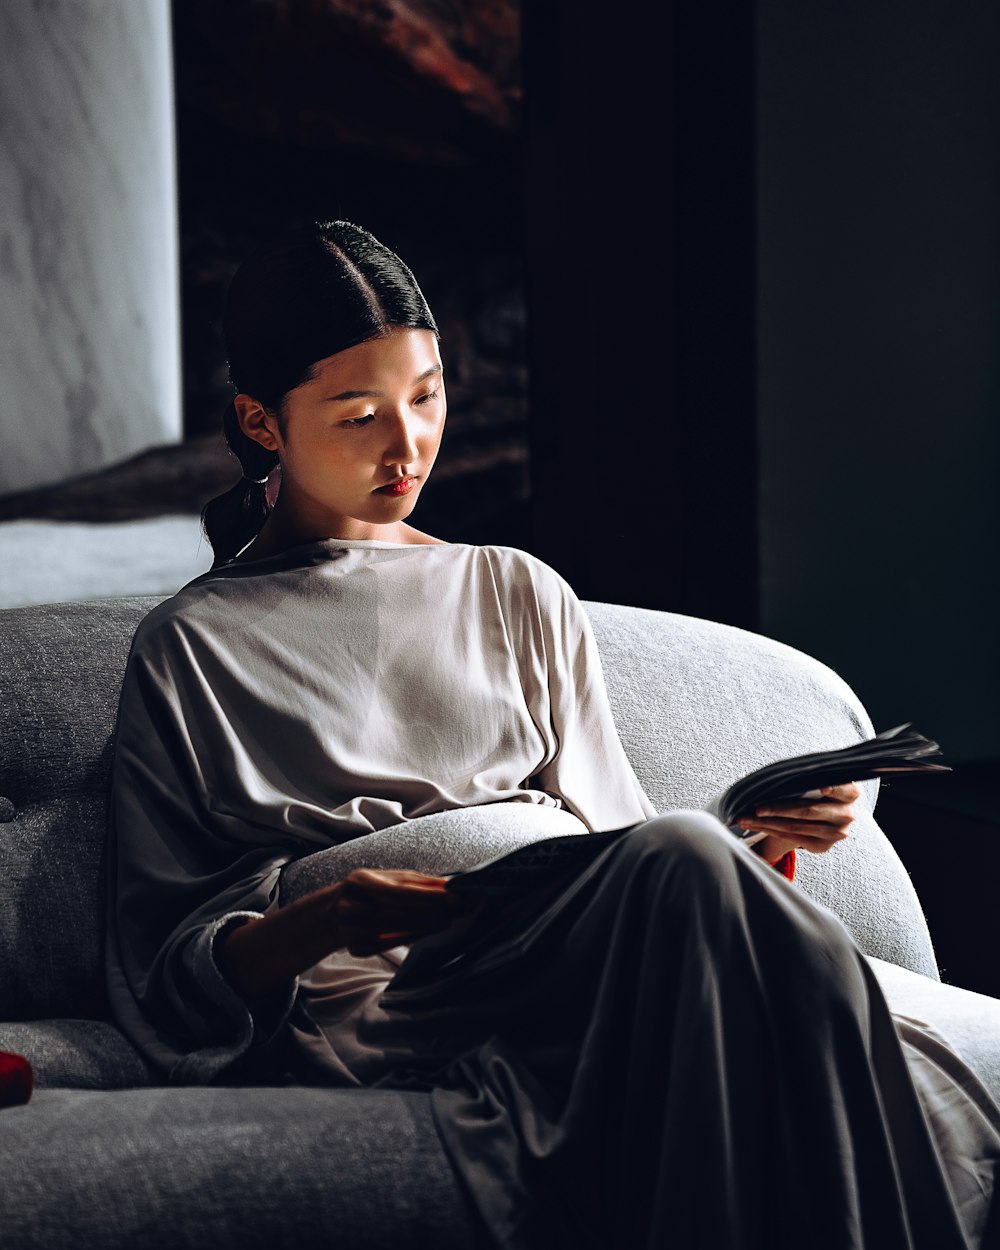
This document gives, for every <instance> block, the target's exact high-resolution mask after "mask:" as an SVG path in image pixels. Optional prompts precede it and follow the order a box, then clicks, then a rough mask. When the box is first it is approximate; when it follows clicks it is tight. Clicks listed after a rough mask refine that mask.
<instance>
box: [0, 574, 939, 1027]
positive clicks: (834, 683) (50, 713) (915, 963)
mask: <svg viewBox="0 0 1000 1250" xmlns="http://www.w3.org/2000/svg"><path fill="white" fill-rule="evenodd" d="M157 602H159V598H158V597H143V598H133V599H107V600H98V601H94V602H90V603H67V604H52V605H47V606H43V607H28V608H13V609H8V610H7V611H3V612H0V744H2V745H0V1018H4V1019H8V1020H13V1019H29V1018H41V1017H49V1016H82V1017H92V1018H101V1017H103V1016H104V1015H105V1014H106V996H105V990H104V978H103V968H102V934H103V922H104V907H105V893H104V841H105V830H106V821H107V797H108V783H109V769H110V764H111V756H112V742H111V740H112V734H113V729H114V721H115V714H116V710H117V702H118V693H119V690H120V687H121V679H122V674H123V672H124V668H125V662H126V659H127V656H128V649H129V644H130V642H131V638H132V635H133V633H134V631H135V628H136V626H137V625H138V623H139V621H140V620H141V618H142V617H143V616H144V615H145V614H146V612H148V611H149V610H150V609H151V608H152V607H153V606H154V604H155V603H157ZM585 607H586V609H587V612H588V615H589V617H590V619H591V621H592V623H593V627H594V633H595V636H596V638H597V642H598V646H599V648H600V652H601V656H602V663H603V668H604V674H605V680H606V683H607V686H608V693H609V696H610V699H611V705H612V709H613V710H614V713H615V719H616V723H617V725H618V729H619V733H620V735H621V738H622V742H623V744H624V746H625V749H626V752H627V753H628V756H629V759H630V760H631V762H632V765H633V767H634V768H635V770H636V773H637V775H638V777H639V779H640V781H641V782H642V784H643V786H644V788H645V789H646V792H647V794H648V795H649V797H650V798H651V799H652V801H653V803H654V805H655V806H656V807H657V810H659V811H667V810H670V809H672V808H676V807H692V806H693V807H700V806H702V805H704V803H705V802H707V801H708V800H709V799H711V798H712V797H714V795H715V794H716V793H718V792H719V791H720V790H721V789H723V788H724V787H725V786H726V785H728V784H729V783H730V782H732V781H734V780H735V779H736V778H737V777H738V776H740V775H742V774H743V773H744V772H746V771H749V769H751V768H753V767H756V766H758V765H759V764H762V763H766V762H768V761H769V760H772V759H776V758H779V757H781V756H783V755H790V754H798V753H800V752H801V751H803V750H809V749H812V748H816V749H819V748H820V747H829V746H839V745H844V744H846V743H847V742H852V741H856V740H857V739H858V738H859V737H864V736H868V735H870V733H871V726H870V724H869V723H868V720H867V716H866V715H865V713H864V709H863V708H862V707H861V705H860V704H859V703H858V701H857V699H856V698H855V697H854V695H853V694H852V693H851V692H850V690H849V689H848V688H847V687H846V685H844V683H843V682H842V681H841V680H840V679H839V678H838V677H837V676H836V675H835V674H833V673H832V672H831V671H830V670H829V669H826V668H824V667H823V665H821V664H818V663H817V662H816V661H814V660H811V659H809V658H808V657H806V656H803V655H801V654H800V653H799V652H796V651H793V650H792V649H791V648H788V647H783V646H782V645H781V644H779V643H775V642H771V641H770V640H768V639H764V638H760V637H758V636H757V635H754V634H748V633H745V632H744V631H741V630H737V629H733V628H731V627H728V626H723V625H716V624H712V623H710V622H705V621H696V620H693V619H692V618H689V617H682V616H675V615H672V614H669V613H664V612H654V611H651V610H649V609H642V608H631V607H623V606H620V605H614V604H601V603H587V604H585ZM873 790H874V787H871V788H870V790H869V800H871V798H872V797H873ZM859 825H860V827H859V828H858V830H857V832H856V834H855V835H853V836H852V837H851V838H850V839H849V840H848V842H846V843H844V844H842V845H841V846H840V847H837V848H836V849H835V850H833V851H831V852H829V853H828V854H827V855H824V856H806V855H803V856H800V878H801V882H802V885H803V887H804V888H805V889H806V890H807V891H808V892H809V893H810V894H811V895H813V897H815V898H816V899H817V900H818V901H820V902H823V903H825V904H826V905H827V906H829V907H831V909H832V910H834V911H836V912H838V914H840V915H841V917H842V918H843V919H844V920H845V923H847V925H848V927H849V928H850V929H851V931H852V932H853V933H854V935H855V937H856V938H857V940H858V941H859V943H860V944H861V946H862V948H863V949H864V950H866V951H867V952H868V953H869V954H873V955H877V956H880V957H881V958H884V959H888V960H890V961H892V962H894V963H899V964H901V965H903V966H905V967H909V968H913V969H914V970H915V971H920V972H925V973H927V974H928V975H931V976H936V968H935V966H934V959H933V952H932V950H931V946H930V941H929V938H928V936H927V929H926V925H925V924H924V920H923V916H922V913H921V911H920V907H919V904H918V902H917V900H916V896H915V895H914V893H913V889H912V886H911V885H910V881H909V878H908V877H907V875H906V873H905V871H904V870H903V868H902V865H901V864H900V862H899V860H898V857H897V856H896V855H895V852H894V851H893V850H892V848H891V847H890V845H889V843H888V842H887V840H886V839H885V837H884V835H883V834H882V833H881V831H880V830H879V829H878V827H877V825H876V824H875V822H874V820H873V819H872V818H871V817H870V816H866V818H865V819H863V820H862V821H861V822H859Z"/></svg>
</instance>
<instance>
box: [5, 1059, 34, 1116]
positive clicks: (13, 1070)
mask: <svg viewBox="0 0 1000 1250" xmlns="http://www.w3.org/2000/svg"><path fill="white" fill-rule="evenodd" d="M34 1086H35V1074H34V1073H33V1072H32V1070H31V1064H30V1063H29V1062H28V1061H27V1059H25V1057H24V1056H23V1055H15V1054H13V1053H12V1052H11V1051H9V1050H0V1108H2V1107H20V1106H21V1105H22V1104H24V1103H26V1102H27V1101H28V1099H29V1098H30V1097H31V1091H32V1089H34Z"/></svg>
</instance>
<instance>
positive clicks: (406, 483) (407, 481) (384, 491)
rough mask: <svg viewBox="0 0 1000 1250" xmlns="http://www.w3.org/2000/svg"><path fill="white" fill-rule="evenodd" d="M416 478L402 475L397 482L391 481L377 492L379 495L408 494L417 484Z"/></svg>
mask: <svg viewBox="0 0 1000 1250" xmlns="http://www.w3.org/2000/svg"><path fill="white" fill-rule="evenodd" d="M415 484H416V483H415V479H414V478H412V477H402V478H399V479H397V480H396V481H395V482H390V483H389V485H388V486H380V487H379V488H378V490H377V491H376V492H375V493H376V494H378V495H408V494H409V493H410V491H411V490H413V487H414V485H415Z"/></svg>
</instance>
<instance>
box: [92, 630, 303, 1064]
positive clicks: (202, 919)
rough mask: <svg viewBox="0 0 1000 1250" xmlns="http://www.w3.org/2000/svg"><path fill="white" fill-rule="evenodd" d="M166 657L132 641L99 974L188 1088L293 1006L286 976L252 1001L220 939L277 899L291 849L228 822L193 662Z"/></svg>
mask: <svg viewBox="0 0 1000 1250" xmlns="http://www.w3.org/2000/svg"><path fill="white" fill-rule="evenodd" d="M168 654H169V652H164V651H156V650H155V649H153V651H152V654H151V655H147V654H145V653H143V652H142V651H140V650H138V649H137V648H136V647H133V651H132V654H131V656H130V660H129V664H128V669H127V672H126V676H125V682H124V687H123V691H122V696H121V702H120V706H119V713H118V728H117V735H116V754H115V764H114V770H113V790H112V808H111V830H110V834H111V836H110V841H109V855H108V868H109V873H110V879H109V890H108V895H109V915H108V941H107V957H106V958H107V978H108V991H109V995H110V999H111V1004H112V1008H113V1011H114V1014H115V1016H116V1018H117V1020H118V1023H119V1025H120V1026H121V1027H122V1029H123V1030H124V1031H125V1032H126V1033H127V1034H128V1036H129V1037H130V1038H131V1039H132V1041H133V1042H134V1043H135V1045H136V1046H137V1047H138V1048H139V1049H140V1050H141V1051H143V1053H145V1054H146V1055H147V1056H148V1057H149V1058H150V1059H151V1060H152V1061H153V1062H154V1063H156V1064H157V1065H158V1066H160V1067H161V1068H162V1069H163V1070H164V1071H165V1072H166V1073H167V1074H168V1075H169V1076H170V1078H171V1079H172V1080H175V1081H178V1082H183V1083H193V1084H198V1083H204V1082H207V1081H209V1080H211V1079H213V1078H214V1077H215V1076H216V1075H218V1073H219V1072H221V1071H222V1070H223V1069H224V1068H225V1067H227V1066H228V1065H229V1064H230V1063H232V1062H233V1061H234V1060H235V1059H237V1058H238V1057H240V1056H241V1055H242V1054H244V1052H246V1051H247V1050H248V1049H250V1047H251V1046H260V1045H263V1044H265V1043H266V1042H267V1041H268V1040H270V1038H271V1037H273V1036H274V1034H275V1033H276V1032H277V1030H278V1029H279V1028H280V1026H281V1024H282V1023H283V1021H284V1019H285V1017H286V1016H287V1013H288V1011H289V1010H290V1007H291V1004H292V1000H293V998H294V994H295V985H294V984H292V985H289V986H288V987H286V989H284V990H283V991H281V992H280V993H278V994H275V995H273V996H269V997H268V998H267V999H266V1000H261V1001H259V1002H257V1003H255V1004H254V1007H253V1009H251V1007H250V1006H249V1005H248V1004H247V1003H246V1002H244V1001H243V1000H242V999H241V998H240V996H239V995H238V994H237V993H236V991H235V989H234V988H233V987H232V986H231V985H230V983H229V982H228V981H227V980H226V978H225V976H224V975H223V974H222V972H221V970H220V968H219V966H218V963H217V961H216V949H217V945H218V942H219V939H220V937H221V936H222V935H223V934H224V933H226V932H227V931H228V930H229V929H230V928H231V927H233V926H235V925H239V924H242V923H245V922H246V921H247V920H249V919H252V918H254V917H256V916H260V915H263V914H264V913H265V912H266V911H267V910H268V909H269V908H270V907H271V906H274V905H276V899H277V884H278V876H279V873H280V870H281V867H282V866H283V865H284V864H285V863H287V862H288V860H289V858H290V857H291V853H290V851H289V849H288V848H284V847H281V846H278V845H276V844H275V838H274V836H273V834H270V833H268V832H267V831H264V830H260V831H254V830H253V829H242V828H237V827H234V822H233V821H232V820H229V819H227V818H226V816H225V814H224V803H223V802H221V801H220V796H219V795H216V794H213V793H212V785H211V777H210V776H209V775H207V773H206V767H205V765H206V764H207V762H208V757H209V755H210V754H212V753H213V752H217V751H218V749H219V744H218V743H217V742H216V743H212V744H211V746H210V744H209V741H208V740H206V739H205V738H203V737H202V736H201V732H200V731H201V730H202V728H203V727H204V725H203V722H204V719H205V718H204V717H198V715H197V713H196V710H195V701H194V697H193V696H194V691H193V690H192V689H190V687H191V686H192V685H193V684H195V683H194V677H195V675H196V673H197V669H196V667H192V669H191V670H190V672H189V673H187V674H184V675H183V677H180V678H179V677H178V670H179V666H177V665H174V666H172V665H171V664H170V663H169V661H168V659H167V655H168ZM185 684H186V685H187V686H188V687H189V689H188V690H185V689H184V687H185ZM202 693H204V692H202ZM199 722H202V723H201V724H200V723H199Z"/></svg>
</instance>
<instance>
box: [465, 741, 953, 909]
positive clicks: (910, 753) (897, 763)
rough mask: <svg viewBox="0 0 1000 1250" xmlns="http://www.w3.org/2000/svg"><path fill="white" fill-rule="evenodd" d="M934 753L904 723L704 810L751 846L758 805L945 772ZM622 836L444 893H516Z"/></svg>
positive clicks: (547, 845)
mask: <svg viewBox="0 0 1000 1250" xmlns="http://www.w3.org/2000/svg"><path fill="white" fill-rule="evenodd" d="M939 754H940V748H939V746H938V744H937V743H936V742H932V741H931V739H930V738H925V737H924V736H923V734H919V733H917V732H916V731H915V730H913V729H911V728H910V725H909V723H906V724H904V725H897V726H895V728H893V729H886V730H883V732H882V733H880V734H876V735H875V737H874V738H870V739H867V740H866V741H864V742H855V743H854V744H853V745H851V746H849V747H841V748H840V749H839V750H834V751H813V752H811V753H810V754H808V755H796V756H793V757H792V758H790V759H785V760H777V761H776V762H775V763H773V764H765V765H764V767H763V768H757V769H755V770H754V771H753V772H752V773H749V774H748V775H747V776H746V777H742V778H741V779H740V780H739V781H737V782H734V783H733V785H731V786H730V787H729V789H728V790H726V791H725V792H724V793H723V794H721V795H719V797H718V798H716V799H715V800H714V801H713V802H711V803H710V804H708V806H707V808H706V810H707V811H710V812H711V813H712V814H713V815H716V816H718V817H719V819H720V820H721V821H722V823H723V824H724V825H726V826H728V828H730V829H731V830H732V831H733V833H734V834H735V835H736V836H737V837H738V838H740V839H741V840H742V841H743V842H744V843H745V844H746V845H747V846H751V845H753V843H754V842H756V841H757V840H758V839H759V838H760V837H763V836H764V835H763V834H747V833H746V831H745V830H743V829H741V828H740V827H739V825H738V823H737V821H738V819H739V817H741V816H744V817H745V816H748V815H749V814H750V813H752V812H753V811H754V809H755V808H757V807H759V806H761V805H762V804H770V803H777V802H780V801H782V800H788V799H795V798H805V799H818V798H820V794H819V791H820V789H821V788H822V787H824V786H835V785H840V784H842V783H844V782H848V781H869V780H871V779H872V778H875V777H884V776H887V775H890V774H897V773H942V772H950V771H951V769H950V768H949V767H948V765H947V764H938V763H933V762H931V761H930V760H929V759H928V758H927V757H928V756H931V755H939ZM623 832H624V830H622V829H615V830H611V831H609V832H606V833H589V834H563V835H560V836H559V837H555V838H545V839H544V840H543V841H541V842H533V843H531V844H530V845H529V846H522V847H520V848H519V849H518V850H516V851H510V852H508V853H507V854H506V855H501V856H498V857H497V858H495V859H490V860H486V861H485V862H484V863H482V864H477V865H476V866H475V867H473V868H469V869H467V870H466V871H465V872H458V873H455V874H454V875H453V876H452V877H451V878H450V879H449V881H448V885H447V888H448V889H449V890H454V891H456V892H458V893H461V894H476V895H504V894H506V893H507V892H508V891H509V890H510V889H511V888H514V887H515V886H516V885H519V886H521V887H523V886H524V885H525V884H526V882H525V878H526V877H529V876H532V877H533V876H539V875H546V874H553V875H554V874H556V873H558V872H562V870H563V869H566V870H569V869H570V868H571V867H573V866H574V865H579V866H582V865H583V864H585V863H586V862H588V860H589V859H591V858H592V857H593V856H594V855H595V854H596V853H597V852H599V851H600V850H602V849H603V847H604V846H606V845H607V844H608V842H609V841H612V840H613V839H614V838H616V837H619V836H620V835H621V834H622V833H623Z"/></svg>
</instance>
